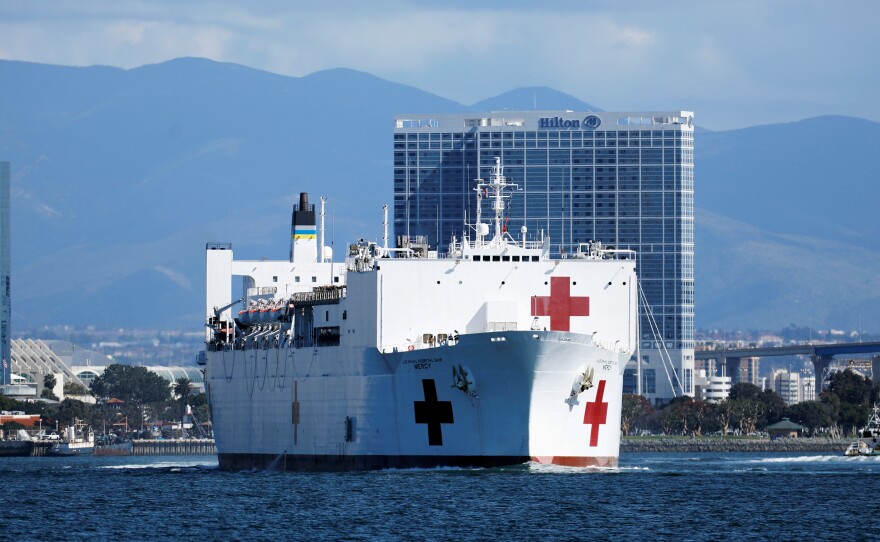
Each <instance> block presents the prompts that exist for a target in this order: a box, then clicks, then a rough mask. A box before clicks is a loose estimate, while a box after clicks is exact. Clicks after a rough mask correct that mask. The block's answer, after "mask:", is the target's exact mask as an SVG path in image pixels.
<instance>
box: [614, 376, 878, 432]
mask: <svg viewBox="0 0 880 542" xmlns="http://www.w3.org/2000/svg"><path fill="white" fill-rule="evenodd" d="M878 397H880V387H875V386H873V385H872V383H871V380H870V379H868V378H865V377H863V376H861V375H859V374H857V373H855V372H853V371H851V370H849V369H847V370H846V371H841V372H837V373H834V375H832V377H831V381H830V383H829V385H828V388H827V389H826V390H825V391H824V392H822V395H821V396H820V400H819V401H804V402H801V403H797V404H794V405H791V406H788V407H787V406H786V405H785V402H784V401H783V400H782V398H781V397H779V396H778V395H776V394H775V393H774V392H772V391H770V390H761V388H759V387H758V386H754V385H752V384H748V383H739V384H736V385H735V386H733V388H731V390H730V396H729V397H728V398H727V399H725V400H724V401H720V402H718V403H708V402H705V401H695V400H693V399H692V398H690V397H688V396H684V397H677V398H675V399H673V400H672V401H671V402H669V403H668V404H666V405H664V406H663V407H662V408H655V407H652V406H651V404H650V403H649V402H648V400H647V399H645V398H644V397H642V396H640V395H629V394H625V395H624V396H623V409H622V412H621V421H620V429H621V432H622V434H623V435H629V434H631V433H636V434H639V433H644V432H648V433H652V434H655V435H659V434H662V435H686V436H690V437H699V436H701V435H704V434H710V433H718V434H721V435H728V436H729V435H731V434H735V435H751V434H755V433H758V432H763V431H765V430H766V429H767V426H768V425H772V424H774V423H776V422H778V421H780V420H782V418H789V419H790V420H791V421H793V422H795V423H799V424H801V425H803V426H804V427H805V428H806V433H807V434H808V435H810V436H817V435H827V436H832V437H839V436H841V435H852V434H855V433H856V432H858V430H859V428H861V427H862V426H864V425H865V423H866V422H867V419H868V415H869V414H870V411H871V405H872V404H873V403H874V402H876V401H877V399H878Z"/></svg>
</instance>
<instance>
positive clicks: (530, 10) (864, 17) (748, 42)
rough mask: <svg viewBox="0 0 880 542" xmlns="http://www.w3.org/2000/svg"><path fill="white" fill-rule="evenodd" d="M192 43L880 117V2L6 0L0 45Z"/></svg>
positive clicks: (451, 80)
mask: <svg viewBox="0 0 880 542" xmlns="http://www.w3.org/2000/svg"><path fill="white" fill-rule="evenodd" d="M181 56H198V57H206V58H211V59H214V60H221V61H228V62H235V63H239V64H244V65H247V66H251V67H255V68H260V69H265V70H268V71H272V72H276V73H281V74H285V75H292V76H301V75H306V74H309V73H312V72H315V71H318V70H322V69H326V68H336V67H347V68H354V69H358V70H363V71H366V72H369V73H372V74H374V75H377V76H379V77H382V78H385V79H389V80H391V81H396V82H400V83H405V84H409V85H412V86H415V87H418V88H420V89H423V90H426V91H429V92H433V93H435V94H438V95H440V96H443V97H446V98H450V99H452V100H456V101H458V102H461V103H464V104H472V103H474V102H477V101H479V100H482V99H484V98H488V97H491V96H494V95H497V94H500V93H502V92H505V91H507V90H511V89H513V88H517V87H524V86H548V87H552V88H554V89H557V90H560V91H563V92H567V93H569V94H572V95H574V96H576V97H578V98H580V99H582V100H584V101H585V102H588V103H591V104H593V105H595V106H596V107H600V108H602V109H606V110H655V109H688V110H693V111H695V112H696V117H697V121H698V124H699V125H702V126H704V127H707V128H710V129H730V128H739V127H745V126H752V125H756V124H767V123H774V122H786V121H794V120H800V119H803V118H807V117H813V116H817V115H825V114H844V115H852V116H857V117H862V118H867V119H871V120H874V121H880V101H878V97H877V96H878V89H880V60H878V56H880V1H878V0H854V1H845V0H838V1H818V0H817V1H810V0H791V1H788V0H779V1H773V0H737V1H733V0H730V1H723V2H722V1H717V2H712V1H708V0H694V1H674V0H656V1H647V0H645V1H631V2H626V1H623V0H613V1H612V0H607V1H588V0H570V1H568V0H565V1H558V2H553V1H544V2H526V1H519V0H508V1H503V0H486V1H480V0H470V1H465V0H445V1H442V2H440V1H438V2H428V1H418V0H412V1H403V0H401V1H389V2H380V1H376V2H371V1H363V0H358V1H340V2H334V1H332V0H327V1H324V2H296V1H291V0H265V1H248V2H231V1H222V0H212V1H210V2H208V1H202V0H186V1H180V0H150V1H148V0H143V1H119V0H77V1H76V2H70V1H66V0H46V1H39V2H34V1H33V0H3V1H2V3H0V58H3V59H11V60H27V61H33V62H43V63H52V64H63V65H77V66H88V65H93V64H105V65H111V66H119V67H123V68H131V67H136V66H140V65H143V64H151V63H156V62H162V61H164V60H168V59H171V58H176V57H181Z"/></svg>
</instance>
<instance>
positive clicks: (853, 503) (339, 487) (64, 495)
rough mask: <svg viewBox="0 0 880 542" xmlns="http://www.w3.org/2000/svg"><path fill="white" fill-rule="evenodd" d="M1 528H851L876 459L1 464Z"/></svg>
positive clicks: (232, 534) (416, 532)
mask: <svg viewBox="0 0 880 542" xmlns="http://www.w3.org/2000/svg"><path fill="white" fill-rule="evenodd" d="M0 480H2V483H3V490H2V492H0V509H2V519H0V540H16V541H23V540H57V539H65V540H84V539H103V540H161V539H184V540H186V539H189V540H542V541H549V540H577V539H580V540H587V539H595V538H598V539H654V540H725V539H736V540H770V539H775V540H806V539H810V540H835V541H840V540H862V539H870V538H875V536H876V533H875V532H874V531H875V530H876V527H874V526H873V524H874V522H873V519H874V518H875V517H877V514H878V512H880V501H878V500H877V498H876V496H877V495H878V494H880V457H863V458H844V457H842V456H839V455H834V454H828V453H824V454H822V453H816V454H797V453H789V454H779V453H703V454H699V453H696V454H689V453H670V454H663V453H634V454H626V455H624V456H622V457H621V461H620V466H619V468H615V469H577V468H565V467H553V466H549V467H548V466H540V465H534V464H527V465H522V466H515V467H506V468H495V469H431V470H402V471H394V470H390V471H378V472H358V473H290V472H288V473H278V472H274V473H268V472H243V473H228V472H222V471H219V470H218V469H217V461H216V459H215V458H214V457H206V456H172V457H168V456H165V457H70V458H45V457H31V458H3V459H2V460H0Z"/></svg>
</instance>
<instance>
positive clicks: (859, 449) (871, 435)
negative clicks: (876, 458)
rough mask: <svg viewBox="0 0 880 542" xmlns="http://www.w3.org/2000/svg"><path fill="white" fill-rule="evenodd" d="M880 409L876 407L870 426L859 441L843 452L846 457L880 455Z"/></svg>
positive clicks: (872, 413) (864, 430) (869, 422)
mask: <svg viewBox="0 0 880 542" xmlns="http://www.w3.org/2000/svg"><path fill="white" fill-rule="evenodd" d="M878 445H880V407H878V406H877V405H874V408H873V410H872V411H871V417H870V418H868V424H867V425H866V426H865V428H864V429H863V430H862V435H861V437H859V440H856V441H853V442H852V443H851V444H850V445H849V447H848V448H847V449H846V451H845V452H843V455H846V456H862V455H880V449H878V448H880V446H878Z"/></svg>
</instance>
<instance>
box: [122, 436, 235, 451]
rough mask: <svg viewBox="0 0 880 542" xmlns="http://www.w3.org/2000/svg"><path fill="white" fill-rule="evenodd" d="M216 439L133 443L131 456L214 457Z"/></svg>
mask: <svg viewBox="0 0 880 542" xmlns="http://www.w3.org/2000/svg"><path fill="white" fill-rule="evenodd" d="M216 453H217V450H216V449H215V448H214V439H208V438H205V439H168V440H143V439H135V440H133V441H131V455H214V454H216Z"/></svg>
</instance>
